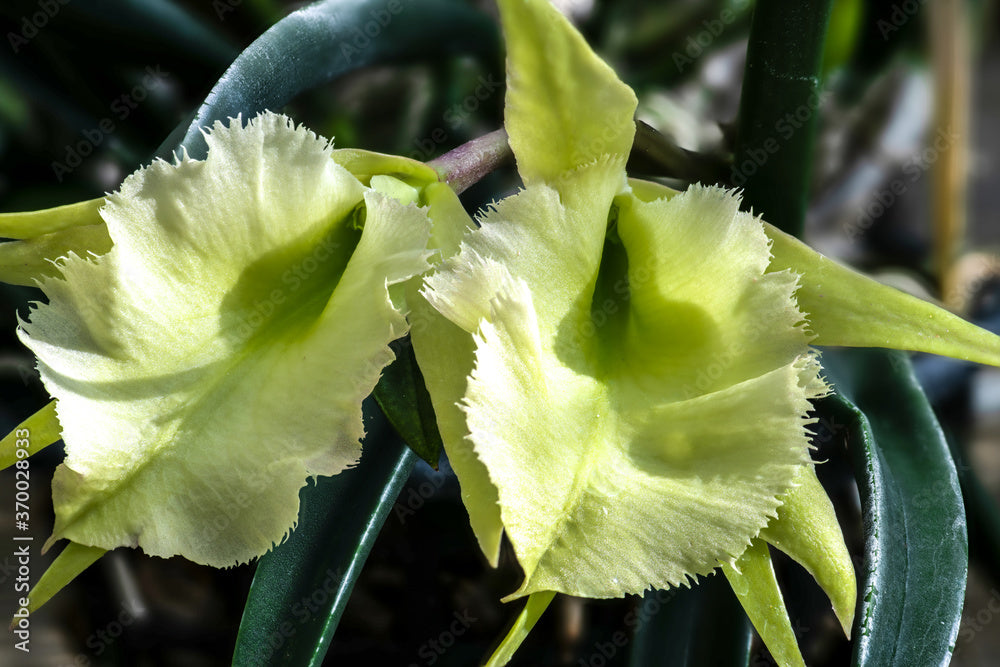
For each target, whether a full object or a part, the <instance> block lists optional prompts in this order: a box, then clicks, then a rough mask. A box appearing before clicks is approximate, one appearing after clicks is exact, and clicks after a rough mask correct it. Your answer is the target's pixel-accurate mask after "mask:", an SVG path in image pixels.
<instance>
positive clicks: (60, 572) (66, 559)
mask: <svg viewBox="0 0 1000 667" xmlns="http://www.w3.org/2000/svg"><path fill="white" fill-rule="evenodd" d="M106 553H107V549H101V548H100V547H88V546H86V545H83V544H78V543H76V542H69V543H68V544H67V545H66V547H65V548H64V549H63V550H62V551H61V552H60V553H59V555H58V556H56V559H55V560H54V561H52V564H51V565H49V568H48V569H47V570H45V573H44V574H43V575H42V576H41V578H40V579H39V580H38V583H36V584H35V586H34V587H33V588H32V589H31V590H30V591H29V592H28V600H29V604H28V611H36V610H37V609H38V608H39V607H41V606H42V605H43V604H45V603H46V602H48V601H49V600H51V599H52V596H53V595H55V594H56V593H58V592H59V591H61V590H62V589H63V588H65V586H66V584H68V583H69V582H71V581H73V580H74V579H76V578H77V576H79V574H80V573H81V572H83V571H84V570H86V569H87V568H88V567H90V566H91V565H93V564H94V562H96V561H97V559H98V558H100V557H101V556H103V555H104V554H106Z"/></svg>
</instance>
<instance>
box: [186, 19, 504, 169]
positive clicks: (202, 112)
mask: <svg viewBox="0 0 1000 667" xmlns="http://www.w3.org/2000/svg"><path fill="white" fill-rule="evenodd" d="M393 8H398V11H395V12H393ZM498 38H499V35H498V32H497V27H496V24H495V22H494V21H493V20H492V19H491V18H489V17H488V16H486V15H485V14H483V13H481V12H479V11H476V10H474V9H472V8H470V7H468V6H466V5H463V4H461V3H456V2H449V1H448V0H423V1H422V2H399V3H387V2H386V1H385V0H326V1H324V2H317V3H315V4H313V5H309V6H308V7H305V8H303V9H300V10H299V11H297V12H294V13H292V14H289V15H288V16H286V17H285V18H284V19H282V20H281V21H279V22H278V23H276V24H274V26H272V27H271V28H270V29H269V30H268V31H267V32H265V33H264V34H263V35H261V36H260V37H259V38H258V39H257V40H256V41H255V42H254V43H253V44H251V45H250V46H249V47H247V49H246V50H245V51H244V52H243V53H241V54H240V56H239V58H237V59H236V61H235V62H234V63H233V64H232V66H230V68H229V69H228V70H227V71H226V73H225V74H223V75H222V78H221V79H219V82H218V83H217V84H216V85H215V87H214V88H213V89H212V92H210V93H209V95H208V97H207V98H206V100H205V103H204V104H203V105H202V106H201V108H200V109H199V110H198V113H197V115H196V116H195V120H194V121H193V122H192V123H191V126H190V127H189V128H188V131H187V135H186V136H185V138H184V142H183V143H184V145H185V147H187V150H188V153H189V154H190V155H191V156H192V157H195V158H202V157H204V153H205V150H206V146H205V140H204V138H203V137H202V135H201V128H203V127H207V126H211V125H212V124H213V123H214V122H215V121H225V120H226V119H227V118H229V117H231V116H236V115H237V114H241V113H242V114H244V115H245V116H247V115H251V114H256V113H257V112H259V111H263V110H265V109H270V110H272V111H279V110H280V109H281V108H282V107H284V106H285V105H286V104H287V103H288V102H289V101H290V100H292V98H294V97H295V96H296V95H298V94H299V93H301V92H303V91H305V90H308V89H310V88H315V87H316V86H319V85H321V84H323V83H326V82H329V81H331V80H333V79H335V78H336V77H338V76H341V75H342V74H346V73H347V72H351V71H353V70H356V69H359V68H361V67H365V66H368V65H372V64H376V63H385V62H397V61H402V60H407V61H412V60H414V59H418V58H429V57H433V56H439V55H442V54H447V53H481V54H486V55H488V56H490V57H496V56H497V55H498V54H499V53H500V47H499V41H498ZM401 102H402V100H401ZM167 152H169V150H168V151H167Z"/></svg>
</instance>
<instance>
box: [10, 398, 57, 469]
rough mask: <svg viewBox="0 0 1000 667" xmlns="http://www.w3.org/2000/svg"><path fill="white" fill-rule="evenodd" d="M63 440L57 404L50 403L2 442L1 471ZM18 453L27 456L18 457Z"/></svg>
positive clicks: (22, 423)
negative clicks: (21, 452) (20, 452)
mask: <svg viewBox="0 0 1000 667" xmlns="http://www.w3.org/2000/svg"><path fill="white" fill-rule="evenodd" d="M60 438H62V429H61V428H60V426H59V418H58V417H57V416H56V402H55V401H49V402H48V403H47V404H46V405H45V407H43V408H42V409H41V410H39V411H38V412H36V413H35V414H33V415H31V416H30V417H28V418H27V419H25V420H24V421H23V422H21V423H20V424H19V425H18V426H17V428H15V429H14V430H13V431H11V432H10V433H8V434H7V435H6V437H4V439H3V440H2V441H0V470H4V469H6V468H9V467H10V466H12V465H14V463H15V462H16V461H17V460H19V459H23V458H26V457H28V456H31V455H32V454H34V453H35V452H39V451H41V450H43V449H45V448H46V447H48V446H49V445H51V444H52V443H54V442H58V441H59V439H60ZM18 451H24V452H26V453H25V454H22V455H20V456H18Z"/></svg>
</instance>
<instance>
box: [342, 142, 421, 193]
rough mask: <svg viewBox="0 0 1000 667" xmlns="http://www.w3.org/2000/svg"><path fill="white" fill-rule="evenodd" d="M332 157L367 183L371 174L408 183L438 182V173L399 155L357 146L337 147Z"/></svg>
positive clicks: (369, 181)
mask: <svg viewBox="0 0 1000 667" xmlns="http://www.w3.org/2000/svg"><path fill="white" fill-rule="evenodd" d="M333 159H334V160H335V161H336V162H337V164H339V165H340V166H342V167H344V168H345V169H347V171H349V172H351V174H353V175H354V177H355V178H356V179H358V180H359V181H361V182H362V183H364V184H365V185H369V184H370V183H371V178H372V176H378V175H388V176H395V177H396V178H399V179H400V180H403V181H405V182H407V183H408V184H409V185H428V184H430V183H437V182H438V175H437V172H435V171H434V170H433V169H431V168H430V167H428V166H427V165H426V164H424V163H423V162H417V161H416V160H412V159H410V158H408V157H403V156H401V155H387V154H385V153H376V152H374V151H365V150H361V149H358V148H338V149H336V150H334V151H333Z"/></svg>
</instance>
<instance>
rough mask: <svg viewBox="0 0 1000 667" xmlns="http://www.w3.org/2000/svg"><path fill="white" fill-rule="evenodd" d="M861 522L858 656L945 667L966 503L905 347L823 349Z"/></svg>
mask: <svg viewBox="0 0 1000 667" xmlns="http://www.w3.org/2000/svg"><path fill="white" fill-rule="evenodd" d="M823 361H824V366H825V367H826V369H827V371H828V373H829V377H830V378H831V379H832V380H834V382H835V385H836V389H837V394H838V395H837V396H833V397H830V398H829V399H825V400H824V401H823V402H822V403H821V404H820V406H819V407H820V410H821V411H822V412H827V413H828V414H831V415H832V418H833V420H834V421H839V422H840V423H844V424H847V426H848V428H849V429H850V430H849V443H848V446H849V447H850V450H851V457H852V459H853V460H854V465H855V471H856V476H857V478H858V487H859V491H860V494H861V504H862V511H863V513H864V522H865V563H864V567H863V572H862V573H861V581H862V587H861V594H860V595H859V600H860V610H859V613H858V615H857V617H856V619H855V628H854V631H853V638H854V664H856V665H860V666H862V667H869V666H870V667H875V666H878V667H885V666H887V665H899V666H900V667H903V666H907V667H908V666H911V665H942V664H947V663H948V662H949V661H950V659H951V653H952V650H953V648H954V645H955V639H956V637H957V635H958V626H959V622H960V620H961V615H962V604H963V601H964V597H965V581H966V574H967V570H968V542H967V538H966V524H965V509H964V507H963V504H962V495H961V491H960V489H959V485H958V476H957V474H956V471H955V465H954V462H953V460H952V458H951V455H950V453H949V451H948V444H947V442H946V441H945V438H944V434H943V433H942V432H941V428H940V426H938V423H937V421H936V419H935V417H934V413H933V411H932V410H931V408H930V405H929V404H928V403H927V399H926V398H925V397H924V394H923V391H922V390H921V388H920V385H919V384H918V382H917V380H916V377H915V376H914V374H913V370H912V367H911V366H910V362H909V360H908V359H907V357H906V355H904V354H902V353H899V352H885V351H876V350H851V351H836V352H834V351H827V352H825V353H824V357H823Z"/></svg>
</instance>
